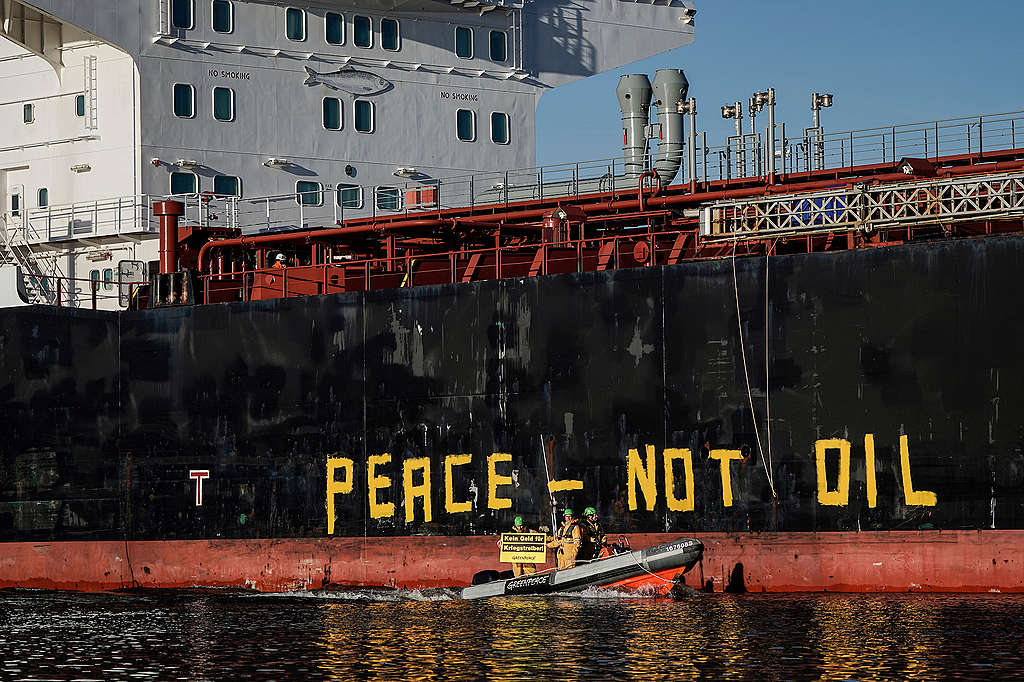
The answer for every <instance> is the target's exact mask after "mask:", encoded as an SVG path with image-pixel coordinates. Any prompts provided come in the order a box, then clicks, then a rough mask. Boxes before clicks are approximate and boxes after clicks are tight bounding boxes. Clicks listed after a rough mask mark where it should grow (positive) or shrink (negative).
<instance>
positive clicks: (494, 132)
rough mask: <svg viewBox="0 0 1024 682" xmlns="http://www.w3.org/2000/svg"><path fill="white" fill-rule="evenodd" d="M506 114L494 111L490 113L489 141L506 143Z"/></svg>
mask: <svg viewBox="0 0 1024 682" xmlns="http://www.w3.org/2000/svg"><path fill="white" fill-rule="evenodd" d="M508 138H509V134H508V114H503V113H501V112H500V111H495V112H494V113H492V114H491V142H494V143H495V144H508Z"/></svg>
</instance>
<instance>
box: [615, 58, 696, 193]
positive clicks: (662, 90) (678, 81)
mask: <svg viewBox="0 0 1024 682" xmlns="http://www.w3.org/2000/svg"><path fill="white" fill-rule="evenodd" d="M619 87H620V88H621V87H622V85H621V82H620V85H619ZM653 87H654V106H655V107H657V109H658V123H659V124H660V127H661V139H660V140H659V141H658V157H657V158H656V159H655V161H654V172H655V173H657V174H658V178H659V179H661V184H662V185H667V184H669V183H670V182H672V180H673V179H674V178H675V177H676V173H678V172H679V166H681V165H682V163H683V113H682V111H681V109H682V107H683V104H684V103H685V102H686V93H687V91H689V89H690V84H689V83H688V82H687V81H686V76H684V75H683V72H682V70H681V69H658V71H657V72H656V73H655V74H654V85H653ZM620 99H621V98H620ZM623 117H625V114H623Z"/></svg>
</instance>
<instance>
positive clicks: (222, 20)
mask: <svg viewBox="0 0 1024 682" xmlns="http://www.w3.org/2000/svg"><path fill="white" fill-rule="evenodd" d="M234 19H235V17H234V8H233V7H232V5H231V3H230V2H229V0H213V20H212V22H211V23H212V24H213V30H214V31H216V32H217V33H231V31H233V30H234V28H235V27H234Z"/></svg>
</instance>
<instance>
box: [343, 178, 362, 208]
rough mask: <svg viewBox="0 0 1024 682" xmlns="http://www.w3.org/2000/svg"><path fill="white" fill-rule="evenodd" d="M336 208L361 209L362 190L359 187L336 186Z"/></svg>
mask: <svg viewBox="0 0 1024 682" xmlns="http://www.w3.org/2000/svg"><path fill="white" fill-rule="evenodd" d="M338 206H341V207H342V208H362V207H363V188H362V187H360V186H359V185H344V184H339V185H338Z"/></svg>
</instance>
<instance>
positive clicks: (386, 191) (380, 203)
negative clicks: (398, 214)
mask: <svg viewBox="0 0 1024 682" xmlns="http://www.w3.org/2000/svg"><path fill="white" fill-rule="evenodd" d="M376 197H377V208H378V209H379V210H381V211H397V210H398V209H400V208H402V190H400V189H398V188H397V187H378V188H377V192H376Z"/></svg>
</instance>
